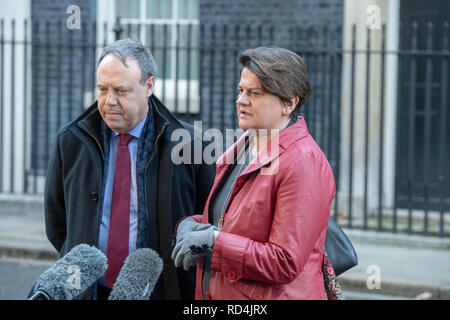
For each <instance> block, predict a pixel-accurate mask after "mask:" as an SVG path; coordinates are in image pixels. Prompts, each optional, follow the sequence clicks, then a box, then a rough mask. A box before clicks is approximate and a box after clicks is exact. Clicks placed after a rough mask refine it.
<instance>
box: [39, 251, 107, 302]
mask: <svg viewBox="0 0 450 320" xmlns="http://www.w3.org/2000/svg"><path fill="white" fill-rule="evenodd" d="M107 267H108V265H107V258H106V256H105V255H104V254H103V252H101V251H100V250H98V249H97V248H95V247H91V246H89V245H87V244H79V245H77V246H75V247H73V248H72V250H70V251H69V252H68V253H67V254H66V255H65V256H64V257H62V258H61V259H59V260H58V261H56V263H55V264H54V265H53V266H51V267H50V268H49V269H47V270H46V271H44V273H42V274H41V275H40V276H39V278H38V279H37V280H36V283H35V286H34V288H35V292H39V291H40V292H45V293H46V294H47V295H48V296H49V297H50V299H52V300H72V299H74V298H76V297H77V296H78V295H79V294H80V293H82V292H84V291H85V290H86V289H87V288H89V287H90V286H91V285H92V284H93V283H94V282H95V281H96V280H98V279H99V278H100V277H101V276H102V275H103V274H104V273H105V271H106V269H107Z"/></svg>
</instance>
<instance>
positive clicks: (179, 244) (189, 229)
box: [172, 218, 219, 271]
mask: <svg viewBox="0 0 450 320" xmlns="http://www.w3.org/2000/svg"><path fill="white" fill-rule="evenodd" d="M215 230H219V229H218V228H217V227H215V226H213V225H211V224H209V223H207V224H205V223H198V222H195V221H194V220H192V219H189V218H188V219H184V220H183V221H181V222H180V224H179V225H178V229H177V235H176V244H175V248H174V249H173V251H172V259H173V260H174V262H175V267H177V268H178V267H180V266H181V265H183V268H184V270H186V271H187V270H188V269H189V268H190V267H192V266H195V265H196V264H197V260H198V259H199V258H200V257H203V256H206V255H208V254H211V253H212V249H213V246H214V242H215V237H214V231H215Z"/></svg>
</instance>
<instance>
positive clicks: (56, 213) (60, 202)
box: [44, 135, 67, 252]
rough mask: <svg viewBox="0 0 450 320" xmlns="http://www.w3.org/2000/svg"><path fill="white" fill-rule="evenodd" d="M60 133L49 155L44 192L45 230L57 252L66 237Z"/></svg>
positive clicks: (59, 250)
mask: <svg viewBox="0 0 450 320" xmlns="http://www.w3.org/2000/svg"><path fill="white" fill-rule="evenodd" d="M59 137H60V135H59V136H58V138H57V140H56V142H55V145H54V146H53V150H52V153H51V155H50V159H49V163H48V168H47V175H46V180H45V192H44V211H45V231H46V234H47V238H48V240H49V241H50V242H51V244H52V245H53V246H54V247H55V249H56V250H57V251H58V252H61V247H62V245H63V244H64V241H65V239H66V232H67V229H66V210H65V201H64V186H63V177H62V162H61V154H60V147H59V144H60V138H59Z"/></svg>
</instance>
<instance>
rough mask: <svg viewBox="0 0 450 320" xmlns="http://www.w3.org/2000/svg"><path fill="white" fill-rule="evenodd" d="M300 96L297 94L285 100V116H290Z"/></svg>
mask: <svg viewBox="0 0 450 320" xmlns="http://www.w3.org/2000/svg"><path fill="white" fill-rule="evenodd" d="M299 100H300V99H299V97H297V96H295V97H293V98H291V99H289V100H286V101H285V102H284V107H283V116H289V115H290V114H291V113H292V111H294V109H295V107H296V106H297V104H298V101H299Z"/></svg>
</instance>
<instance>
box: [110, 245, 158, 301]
mask: <svg viewBox="0 0 450 320" xmlns="http://www.w3.org/2000/svg"><path fill="white" fill-rule="evenodd" d="M162 269H163V260H162V259H161V257H160V256H159V255H158V253H157V252H156V251H154V250H152V249H149V248H142V249H137V250H136V251H134V252H133V253H131V254H130V255H129V256H128V257H127V258H126V259H125V262H124V264H123V267H122V269H120V272H119V275H118V276H117V280H116V283H114V286H113V290H112V291H111V294H110V295H109V297H108V300H148V299H149V298H150V295H151V293H152V292H153V289H154V288H155V285H156V282H157V281H158V278H159V276H160V275H161V272H162Z"/></svg>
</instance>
